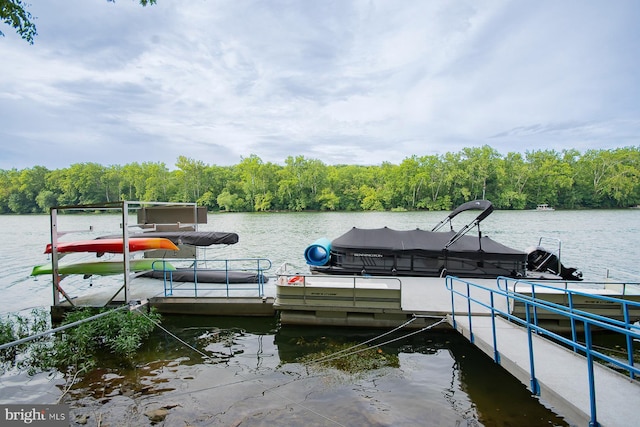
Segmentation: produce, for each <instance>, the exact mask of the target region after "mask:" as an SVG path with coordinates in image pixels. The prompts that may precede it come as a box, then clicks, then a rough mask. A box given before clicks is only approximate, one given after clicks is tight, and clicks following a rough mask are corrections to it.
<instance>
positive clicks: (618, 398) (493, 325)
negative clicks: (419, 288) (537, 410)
mask: <svg viewBox="0 0 640 427" xmlns="http://www.w3.org/2000/svg"><path fill="white" fill-rule="evenodd" d="M512 282H513V283H512ZM522 283H523V282H522V281H517V280H515V279H507V278H498V280H497V288H496V287H486V286H483V285H479V284H475V283H472V282H469V281H465V280H462V279H458V278H455V277H447V282H446V287H447V289H448V290H449V291H450V293H451V305H452V307H451V314H450V315H449V316H448V321H449V323H450V324H451V326H452V327H453V328H454V329H456V330H457V331H458V332H460V333H462V334H463V335H464V336H465V337H466V338H468V339H469V341H470V342H471V343H472V344H474V345H476V346H477V347H478V348H479V349H481V350H482V351H483V352H484V353H486V354H487V355H489V356H490V357H491V358H493V359H494V361H495V362H496V363H498V364H500V365H501V366H502V367H504V368H505V369H506V370H507V371H508V372H510V373H511V374H512V375H514V376H515V377H516V378H518V379H519V380H520V381H521V382H522V383H523V384H528V385H529V388H530V390H531V392H532V393H533V394H535V395H538V396H540V398H541V399H542V400H543V401H544V402H545V403H547V404H549V405H550V406H552V407H554V408H556V409H557V410H558V412H559V413H560V414H562V415H564V416H566V417H567V418H568V420H569V421H570V422H571V423H572V424H576V425H589V426H627V425H633V424H635V422H634V420H636V419H637V411H638V408H639V407H640V382H639V381H638V374H640V369H638V367H636V366H634V360H633V349H634V345H635V346H636V347H637V346H638V344H637V343H638V342H639V341H640V326H638V325H637V324H633V322H632V321H631V317H630V315H629V313H632V312H633V313H635V311H636V310H637V309H638V308H639V307H640V304H639V303H638V302H635V301H627V300H623V299H616V298H611V297H607V296H594V295H591V294H585V295H589V296H590V298H596V299H601V302H602V303H616V304H619V305H620V307H621V310H622V313H623V318H624V320H622V321H621V320H618V319H612V318H607V317H604V316H601V315H598V314H594V313H590V312H586V311H583V310H580V309H576V308H575V307H573V304H572V302H573V300H574V299H577V298H578V297H581V296H584V295H582V294H581V292H580V291H575V290H569V289H565V290H564V292H565V293H566V294H567V298H568V301H569V305H568V306H563V305H559V304H556V303H552V302H549V301H545V300H540V299H538V298H536V296H535V293H536V290H535V289H534V287H535V288H545V287H546V286H547V285H544V284H537V283H527V284H528V285H529V286H530V287H531V291H532V292H531V294H533V295H531V294H529V295H524V294H520V293H517V292H515V291H514V289H516V288H517V286H516V285H521V284H522ZM471 289H474V293H473V296H472V291H471ZM480 292H483V293H485V294H486V295H485V296H484V298H481V299H479V298H477V295H478V294H479V293H480ZM487 295H488V298H487ZM454 296H455V297H456V298H455V299H454ZM461 298H462V299H464V300H465V301H464V306H466V308H467V310H466V314H461V313H460V310H458V312H456V306H455V301H457V300H459V299H461ZM487 300H488V301H489V302H487ZM505 300H506V305H507V307H513V306H515V305H516V304H521V305H523V306H524V314H525V318H524V319H523V318H521V317H518V316H515V315H513V314H512V313H511V312H509V311H503V310H502V308H501V307H503V306H504V303H505ZM497 301H500V304H497ZM472 305H479V306H482V307H483V308H484V310H485V312H483V313H478V312H477V311H476V312H475V313H473V312H472V311H473V310H472V309H471V306H472ZM542 312H547V313H548V312H552V313H554V314H555V315H557V316H565V317H567V318H568V319H569V321H570V323H571V328H572V330H571V337H570V338H567V337H566V336H564V335H559V334H557V333H555V332H552V331H549V330H547V329H545V328H543V327H541V326H540V324H539V323H538V313H542ZM578 328H580V329H581V331H582V332H583V333H584V340H585V342H584V343H582V342H580V341H578V339H577V335H578V332H577V330H578ZM594 329H600V330H606V331H607V332H609V333H616V334H621V335H622V336H623V337H624V338H625V340H626V343H627V345H626V347H627V349H626V351H627V357H626V360H622V359H619V358H614V357H612V356H610V355H607V354H604V353H603V352H601V351H600V350H598V349H597V348H596V347H595V346H594V345H593V343H592V331H593V330H594ZM549 338H551V339H553V341H552V340H551V339H549ZM634 343H635V344H634ZM598 361H603V362H605V363H606V364H607V365H609V366H615V367H616V370H614V369H611V368H610V367H607V366H605V365H604V364H602V363H598ZM621 372H625V373H626V375H625V374H623V373H621Z"/></svg>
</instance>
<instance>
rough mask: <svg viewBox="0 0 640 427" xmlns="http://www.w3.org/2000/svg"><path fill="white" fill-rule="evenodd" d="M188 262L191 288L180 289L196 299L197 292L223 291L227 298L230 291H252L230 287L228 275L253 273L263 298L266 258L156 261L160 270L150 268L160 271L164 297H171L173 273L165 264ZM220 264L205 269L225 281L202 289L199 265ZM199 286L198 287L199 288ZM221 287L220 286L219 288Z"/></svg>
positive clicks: (269, 267) (269, 262)
mask: <svg viewBox="0 0 640 427" xmlns="http://www.w3.org/2000/svg"><path fill="white" fill-rule="evenodd" d="M181 261H185V262H187V261H188V262H190V263H191V265H190V266H189V267H188V268H189V269H193V279H194V280H193V288H185V287H182V288H181V289H186V290H193V292H194V296H195V297H196V298H197V297H198V291H199V290H200V291H203V290H218V291H219V290H224V291H226V296H227V297H229V294H230V291H232V290H233V291H240V290H252V289H254V287H244V286H232V287H230V285H231V284H232V283H231V282H230V273H233V272H255V273H256V277H257V281H256V289H257V292H258V296H261V297H262V296H264V285H265V281H266V280H265V279H266V277H265V272H266V271H267V270H269V269H271V260H269V259H267V258H234V259H196V260H194V259H193V258H184V259H180V258H171V259H168V260H166V261H164V260H158V261H156V262H158V263H162V268H156V266H155V264H156V262H154V263H153V264H152V267H153V269H154V271H161V272H162V273H163V282H164V294H165V296H171V295H173V271H172V270H171V269H167V268H165V263H166V262H170V263H171V264H172V265H175V264H176V263H177V262H181ZM203 263H204V264H205V265H206V264H209V263H213V264H214V265H215V264H222V266H221V267H220V268H210V267H208V266H207V267H205V268H206V269H207V270H208V271H218V272H224V273H225V280H224V282H221V283H210V284H209V285H219V286H217V287H211V286H208V287H203V286H202V285H201V284H202V283H204V282H198V271H200V265H201V264H203ZM199 284H200V286H199ZM220 285H221V286H220Z"/></svg>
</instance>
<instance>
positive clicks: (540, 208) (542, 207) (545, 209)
mask: <svg viewBox="0 0 640 427" xmlns="http://www.w3.org/2000/svg"><path fill="white" fill-rule="evenodd" d="M536 210H537V211H543V212H550V211H555V209H554V208H552V207H551V206H549V205H548V204H546V203H541V204H539V205H538V206H536Z"/></svg>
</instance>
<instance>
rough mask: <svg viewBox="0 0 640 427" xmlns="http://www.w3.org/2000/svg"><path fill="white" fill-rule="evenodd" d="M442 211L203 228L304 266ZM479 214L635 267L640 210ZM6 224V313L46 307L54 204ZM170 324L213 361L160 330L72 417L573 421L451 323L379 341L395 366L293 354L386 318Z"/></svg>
mask: <svg viewBox="0 0 640 427" xmlns="http://www.w3.org/2000/svg"><path fill="white" fill-rule="evenodd" d="M445 215H446V213H445V212H367V213H362V212H360V213H338V212H335V213H334V212H329V213H260V214H243V213H229V214H210V215H209V216H208V223H207V224H204V225H201V226H200V230H203V231H206V230H211V231H229V232H236V233H238V234H239V236H240V241H239V243H238V244H236V245H232V246H228V247H221V248H215V249H213V250H209V251H208V253H207V257H209V258H211V257H216V258H243V257H264V258H268V259H270V260H272V262H273V265H274V268H273V270H275V268H276V267H277V266H279V265H280V264H282V263H284V262H288V263H290V264H293V265H294V266H295V267H297V268H298V269H299V270H300V271H305V270H306V266H305V263H304V259H303V252H304V249H305V248H306V246H307V245H308V244H310V243H312V242H313V241H314V240H316V239H317V238H319V237H328V238H334V237H337V236H339V235H341V234H343V233H344V232H346V231H348V229H349V228H351V227H353V226H356V227H368V228H375V227H383V226H389V227H391V228H395V229H412V228H422V229H431V228H432V227H433V226H434V225H435V224H436V223H438V222H439V221H440V220H441V219H442V218H443V217H444V216H445ZM464 215H466V213H465V214H462V215H460V217H461V218H460V219H458V218H456V223H455V225H456V228H459V226H461V225H462V224H463V223H464V222H465V221H467V220H469V219H470V218H471V216H464ZM132 222H133V221H132ZM119 223H120V218H119V216H117V215H64V216H60V217H59V228H58V229H59V230H60V231H71V230H73V231H81V230H88V229H89V226H92V227H93V231H92V232H83V233H79V234H77V235H76V236H77V238H78V239H85V238H91V237H94V236H98V235H104V234H112V233H114V232H117V231H118V229H119ZM481 226H482V232H483V234H484V235H486V236H489V237H491V238H493V239H494V240H497V241H498V242H500V243H503V244H506V245H508V246H511V247H514V248H518V249H525V248H526V247H528V246H531V245H536V244H537V243H538V239H539V238H540V237H541V236H544V237H548V238H553V239H559V240H561V241H562V258H563V262H564V264H565V265H568V266H572V267H578V268H579V269H580V270H582V271H583V273H584V276H585V278H587V279H589V278H593V279H598V278H602V277H603V276H604V274H605V271H606V269H607V268H609V269H611V271H613V272H615V273H616V274H617V273H620V274H622V273H625V272H626V273H632V274H636V275H637V274H638V267H637V266H638V261H639V260H640V246H638V245H636V244H635V242H636V240H637V238H638V237H639V236H640V210H638V209H628V210H610V211H554V212H536V211H516V212H511V211H497V212H494V213H493V214H492V215H491V216H490V217H488V218H487V219H486V220H485V221H483V222H482V224H481ZM0 236H1V237H2V241H3V242H4V243H3V245H2V246H1V247H0V260H2V268H1V269H0V289H2V295H3V297H2V304H1V306H0V312H1V313H2V314H7V313H10V312H20V311H23V312H24V310H27V309H30V308H33V307H48V306H49V305H50V304H51V301H52V295H51V285H50V278H48V277H46V276H42V277H40V278H37V279H36V278H33V277H30V276H29V273H30V271H31V268H32V267H33V266H34V265H36V264H42V263H45V262H47V261H48V258H47V256H46V255H44V254H43V250H44V246H45V245H46V244H47V243H49V242H50V231H49V217H48V216H46V215H38V216H0ZM76 236H74V237H76ZM548 241H549V242H550V241H551V240H548ZM548 246H551V245H548ZM273 270H272V273H273ZM104 279H105V280H117V279H114V278H113V277H111V278H104ZM69 280H77V281H82V280H83V279H82V278H79V277H78V278H71V279H69ZM98 280H101V279H94V282H92V284H93V283H95V284H96V285H97V284H98ZM63 283H64V282H63ZM85 283H86V281H85ZM159 286H160V287H161V285H159ZM163 326H164V327H165V328H166V329H167V330H169V331H171V333H172V334H175V336H177V337H179V338H180V339H181V340H183V341H184V342H186V343H189V344H190V345H192V346H194V347H195V348H197V349H199V350H200V351H201V352H204V353H205V354H207V355H210V356H213V357H214V361H213V362H211V361H208V362H205V361H203V359H202V357H201V355H200V354H199V353H198V352H196V351H194V350H191V349H189V348H187V347H186V346H185V345H184V344H183V343H181V342H180V341H178V340H176V339H175V338H174V337H173V336H172V335H170V334H168V333H167V332H164V331H162V330H157V331H156V332H155V334H154V336H153V339H152V340H150V341H149V342H148V343H147V344H146V345H145V347H144V348H142V349H141V350H140V354H139V361H138V364H137V366H136V368H135V369H121V368H118V367H117V366H104V367H103V368H102V369H100V370H98V371H96V372H94V373H92V375H90V376H87V377H85V378H84V379H83V381H82V382H81V383H79V384H76V386H75V387H74V388H73V389H72V391H71V392H70V393H69V395H68V396H67V398H68V399H71V400H70V403H71V406H72V417H80V418H78V419H80V420H83V419H84V418H82V417H87V418H86V419H87V420H88V421H87V425H98V424H99V423H102V424H109V425H123V424H124V425H148V424H149V420H148V419H147V417H146V416H144V412H146V411H147V410H149V409H156V408H159V407H162V406H167V407H169V408H170V409H169V415H168V416H167V418H166V420H165V424H164V425H166V426H168V425H176V426H178V425H179V426H184V425H194V426H195V425H207V426H210V425H216V426H217V425H220V426H227V425H243V426H246V425H267V424H270V425H273V424H276V425H300V426H315V425H318V426H320V425H327V426H332V425H378V426H397V425H418V424H419V425H446V426H449V425H451V426H460V425H469V426H471V425H487V426H494V425H496V426H511V425H518V426H527V425H530V426H537V425H543V424H544V425H566V423H565V421H564V419H563V418H562V416H561V414H557V413H555V412H554V410H553V408H549V407H547V406H545V405H544V402H539V401H538V399H537V398H535V397H534V396H531V395H530V393H529V392H528V390H527V389H526V387H525V386H523V385H522V384H520V383H519V382H518V381H517V380H516V379H514V378H513V377H512V376H510V375H509V374H507V373H506V372H504V371H503V370H502V369H501V368H499V367H498V366H497V365H495V364H494V363H493V362H492V361H491V359H490V358H488V357H487V356H485V355H484V354H483V353H481V352H480V351H479V350H477V349H475V348H474V347H473V346H471V345H470V344H469V343H468V342H467V341H466V340H465V339H464V338H461V337H460V336H458V335H457V334H455V333H451V332H442V331H428V332H424V333H421V334H418V335H414V336H412V337H410V338H406V339H403V340H400V341H397V342H395V343H393V344H386V345H383V346H381V350H383V351H384V352H390V353H393V354H397V355H398V357H399V361H400V365H399V367H397V368H384V369H381V370H375V371H371V372H367V373H362V374H358V375H355V376H354V375H346V374H344V373H339V372H336V371H332V370H318V369H315V368H312V367H309V366H306V365H303V364H300V363H297V358H298V357H300V356H302V355H304V354H305V353H307V352H311V351H314V349H316V348H317V346H318V345H331V344H332V343H334V342H353V343H357V342H363V341H366V340H368V339H370V338H373V337H375V336H377V334H379V333H380V331H372V330H366V329H364V330H360V329H344V328H339V329H331V328H298V327H295V328H294V327H281V326H279V325H278V324H277V320H276V319H242V318H216V317H195V316H171V317H166V318H165V319H164V321H163ZM402 334H403V332H399V333H398V334H397V335H398V336H399V335H402ZM61 387H62V380H61V379H60V378H59V377H49V376H47V375H44V374H41V375H36V376H34V377H28V376H26V374H24V373H22V374H18V373H15V372H11V373H6V374H5V375H3V376H2V377H0V403H53V402H55V401H57V399H58V398H59V397H60V395H61V394H62V393H61Z"/></svg>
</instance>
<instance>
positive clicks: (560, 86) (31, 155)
mask: <svg viewBox="0 0 640 427" xmlns="http://www.w3.org/2000/svg"><path fill="white" fill-rule="evenodd" d="M30 10H31V12H32V13H33V14H34V15H36V16H37V17H38V19H37V21H36V23H37V25H38V31H39V35H38V37H37V38H36V41H35V44H34V45H33V46H30V45H28V44H27V43H26V42H24V41H21V40H20V39H19V38H18V37H17V36H16V35H15V34H12V32H11V29H10V28H8V27H6V26H5V28H3V32H5V34H6V37H5V38H3V39H0V55H2V58H3V62H5V63H6V64H10V66H8V67H4V68H3V72H4V75H3V79H2V81H0V141H2V143H1V144H0V169H8V168H11V167H18V168H23V167H32V166H35V165H44V166H47V167H50V168H61V167H66V166H68V165H70V164H72V163H78V162H98V163H102V164H126V163H130V162H134V161H135V162H143V161H161V162H164V163H165V164H167V165H168V166H169V167H173V165H174V163H175V160H176V159H177V157H178V156H180V155H184V156H187V157H191V158H194V159H197V160H201V161H203V162H205V163H207V164H221V165H224V164H235V163H237V162H238V161H239V160H240V158H241V157H247V156H249V155H250V154H257V155H259V156H260V157H261V158H262V159H263V160H265V161H272V162H277V163H282V162H283V161H284V159H285V158H286V157H287V156H289V155H292V156H295V155H300V154H302V155H305V156H307V157H311V158H318V159H320V160H322V161H324V162H326V163H361V164H379V163H381V162H383V161H392V162H396V163H399V162H400V161H402V159H403V158H405V157H409V156H411V155H413V154H417V155H423V154H438V153H439V154H442V153H445V152H447V151H458V150H460V149H461V148H463V147H468V146H479V145H484V144H489V145H491V146H492V147H494V148H496V149H497V150H498V151H499V152H501V153H503V154H506V153H507V152H509V151H524V150H526V149H531V148H553V149H561V148H578V149H589V148H611V147H615V146H623V145H637V144H639V143H638V132H639V131H640V126H638V121H637V119H636V117H638V103H637V98H638V95H639V93H638V92H639V91H640V90H639V88H638V86H637V84H636V79H637V77H636V76H637V71H638V70H637V69H638V61H637V59H636V57H635V55H633V54H632V53H631V52H633V49H635V48H636V47H637V46H636V44H637V40H638V39H640V30H639V29H638V26H637V24H636V19H635V17H637V16H638V12H640V5H638V4H637V3H636V2H634V1H633V0H628V1H618V2H616V3H612V4H601V3H598V2H589V3H584V2H579V1H565V2H555V1H544V0H543V1H537V2H510V3H505V2H501V1H491V0H487V1H471V0H468V1H456V2H450V1H444V0H442V1H430V2H424V1H419V0H416V1H409V0H407V1H402V2H388V1H369V0H366V1H365V0H362V1H355V0H354V1H344V0H335V1H322V2H308V1H303V0H294V1H275V0H274V1H269V2H263V1H249V0H247V1H241V2H238V1H231V0H226V1H199V2H194V1H188V0H181V1H178V0H175V1H171V2H160V3H159V4H157V5H155V6H152V7H147V8H142V7H140V6H139V5H138V4H137V2H136V1H128V2H127V1H120V2H117V3H116V4H113V3H109V2H106V1H102V0H94V1H86V0H65V1H63V0H51V1H47V2H40V3H39V4H35V5H33V6H32V7H31V8H30Z"/></svg>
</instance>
